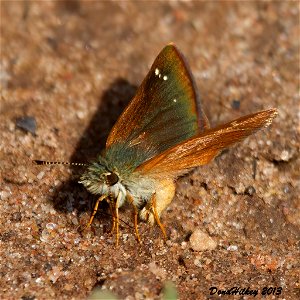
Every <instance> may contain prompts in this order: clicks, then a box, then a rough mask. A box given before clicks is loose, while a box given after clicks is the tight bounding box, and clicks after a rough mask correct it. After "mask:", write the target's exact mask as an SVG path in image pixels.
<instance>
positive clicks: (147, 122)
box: [106, 44, 209, 159]
mask: <svg viewBox="0 0 300 300" xmlns="http://www.w3.org/2000/svg"><path fill="white" fill-rule="evenodd" d="M208 128H209V122H208V120H207V118H206V116H205V114H204V112H203V110H202V108H201V103H200V97H199V95H198V92H197V88H196V84H195V82H194V79H193V76H192V73H191V72H190V70H189V67H188V64H187V62H186V61H185V59H184V57H183V55H182V54H181V52H180V51H179V50H178V49H177V47H176V46H175V45H173V44H169V45H167V46H166V47H164V48H163V50H162V51H161V52H160V53H159V55H158V56H157V58H156V59H155V61H154V63H153V65H152V67H151V69H150V71H149V72H148V74H147V76H146V77H145V79H144V81H143V82H142V84H141V86H140V87H139V89H138V90H137V93H136V96H135V97H134V98H133V99H132V100H131V102H130V103H129V105H128V106H127V108H126V109H125V110H124V111H123V113H122V114H121V116H120V117H119V119H118V121H117V122H116V124H115V125H114V127H113V128H112V130H111V132H110V134H109V136H108V139H107V141H106V148H110V147H111V146H113V145H114V144H121V145H126V147H130V148H139V149H141V151H144V152H145V153H147V159H150V158H151V157H154V156H155V155H157V154H159V153H162V152H163V151H165V150H167V149H169V148H171V147H173V146H175V145H177V144H179V143H181V142H182V141H184V140H187V139H188V138H190V137H192V136H195V135H197V134H199V133H200V132H203V131H204V130H206V129H208Z"/></svg>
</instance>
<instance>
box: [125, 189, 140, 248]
mask: <svg viewBox="0 0 300 300" xmlns="http://www.w3.org/2000/svg"><path fill="white" fill-rule="evenodd" d="M126 196H127V199H128V201H129V202H130V204H131V205H132V206H133V209H134V229H135V236H136V238H137V240H138V242H139V243H141V238H140V234H139V229H138V209H137V207H136V206H135V205H134V203H133V201H134V199H133V197H132V195H130V194H129V193H127V195H126Z"/></svg>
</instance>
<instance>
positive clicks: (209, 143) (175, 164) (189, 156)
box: [136, 109, 278, 178]
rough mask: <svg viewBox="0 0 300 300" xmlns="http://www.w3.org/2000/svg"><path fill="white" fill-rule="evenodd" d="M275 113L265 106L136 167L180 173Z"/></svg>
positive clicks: (252, 130) (157, 174)
mask: <svg viewBox="0 0 300 300" xmlns="http://www.w3.org/2000/svg"><path fill="white" fill-rule="evenodd" d="M277 114H278V112H277V110H276V109H269V110H264V111H261V112H258V113H255V114H251V115H247V116H245V117H242V118H239V119H236V120H234V121H231V122H229V123H227V124H224V125H221V126H218V127H216V128H214V129H210V130H208V131H206V132H204V133H202V134H199V135H197V136H196V137H192V138H190V139H188V140H186V141H184V142H182V143H180V144H178V145H176V146H174V147H172V148H171V149H168V150H166V151H164V152H162V153H161V154H159V155H158V156H156V157H154V158H152V159H150V160H148V161H146V162H145V163H143V164H141V165H140V166H139V167H138V168H137V169H136V171H138V172H141V173H144V174H147V176H154V177H168V178H175V177H177V176H180V175H182V174H184V173H186V172H187V171H188V169H190V168H194V167H197V166H201V165H204V164H207V163H208V162H209V161H211V160H212V159H213V158H214V157H215V156H216V155H217V154H218V153H219V152H220V151H221V150H222V149H224V148H227V147H228V146H230V145H232V144H234V143H236V142H239V141H241V140H242V139H244V138H246V137H247V136H249V135H251V134H253V133H255V132H256V131H257V130H259V129H261V128H262V127H267V126H269V125H270V124H271V123H272V120H273V119H274V118H275V117H276V116H277Z"/></svg>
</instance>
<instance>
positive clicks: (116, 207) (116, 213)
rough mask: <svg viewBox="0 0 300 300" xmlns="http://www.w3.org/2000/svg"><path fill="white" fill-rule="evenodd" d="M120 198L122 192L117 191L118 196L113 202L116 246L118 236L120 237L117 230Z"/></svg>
mask: <svg viewBox="0 0 300 300" xmlns="http://www.w3.org/2000/svg"><path fill="white" fill-rule="evenodd" d="M121 198H122V194H121V193H119V195H118V197H117V201H116V203H115V207H114V209H115V214H114V220H115V224H116V246H118V245H119V238H120V232H119V202H120V200H121Z"/></svg>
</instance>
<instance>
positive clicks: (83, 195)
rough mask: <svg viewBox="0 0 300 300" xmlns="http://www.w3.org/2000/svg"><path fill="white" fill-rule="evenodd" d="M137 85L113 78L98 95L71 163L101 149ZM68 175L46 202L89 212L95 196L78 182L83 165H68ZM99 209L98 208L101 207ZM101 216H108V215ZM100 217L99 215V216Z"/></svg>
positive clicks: (63, 209) (88, 158)
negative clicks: (91, 115) (93, 111)
mask: <svg viewBox="0 0 300 300" xmlns="http://www.w3.org/2000/svg"><path fill="white" fill-rule="evenodd" d="M136 90H137V87H136V86H135V85H132V84H131V83H129V82H128V81H126V80H125V79H122V78H118V79H116V80H115V81H114V82H113V83H112V84H111V85H110V86H109V88H108V89H107V90H106V91H104V93H103V95H102V96H101V100H100V105H99V107H98V109H97V111H96V112H95V114H94V116H93V118H92V119H91V121H90V123H89V125H88V126H87V128H86V130H85V131H84V133H83V135H82V137H81V139H80V140H79V141H78V143H77V145H76V148H75V151H74V152H73V154H72V156H71V160H70V161H71V162H84V163H86V162H90V161H92V160H93V159H95V158H96V157H97V155H99V153H100V152H101V150H102V149H104V148H105V142H106V139H107V137H108V134H109V132H110V130H111V128H112V127H113V125H114V123H115V122H116V121H117V119H118V117H119V116H120V114H121V113H122V111H123V110H124V109H125V107H126V106H127V105H128V103H129V101H130V100H131V98H132V97H133V96H134V95H135V93H136ZM71 170H72V176H71V178H70V179H69V180H67V181H65V182H63V183H62V184H61V185H60V186H59V187H58V188H57V189H56V190H55V192H54V194H53V195H51V197H50V199H49V200H50V202H51V203H52V205H53V206H54V208H55V210H57V211H59V212H61V213H64V214H65V213H72V212H73V211H77V214H78V216H80V215H81V214H82V213H84V212H87V211H90V212H91V211H92V209H93V205H94V203H95V201H96V199H97V196H94V195H92V194H90V193H88V192H87V191H86V189H85V188H84V187H83V186H82V185H81V184H79V183H78V180H79V178H80V176H81V174H82V173H83V172H84V168H83V167H77V166H71ZM100 206H102V208H103V209H101V207H100ZM100 206H99V210H98V211H100V212H105V211H107V209H106V203H105V202H103V203H101V204H100ZM102 214H104V218H106V219H109V220H110V219H111V217H110V216H109V214H106V215H105V213H102ZM101 218H102V216H101Z"/></svg>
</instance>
